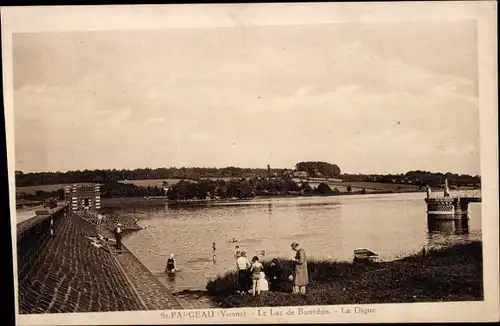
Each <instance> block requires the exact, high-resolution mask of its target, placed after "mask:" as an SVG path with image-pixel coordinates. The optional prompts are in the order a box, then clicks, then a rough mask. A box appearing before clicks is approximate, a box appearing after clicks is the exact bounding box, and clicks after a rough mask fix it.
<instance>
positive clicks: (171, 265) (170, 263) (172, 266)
mask: <svg viewBox="0 0 500 326" xmlns="http://www.w3.org/2000/svg"><path fill="white" fill-rule="evenodd" d="M176 265H177V264H176V262H175V258H174V254H170V257H169V258H168V259H167V266H166V268H165V271H166V272H168V273H175V270H176V268H177V266H176Z"/></svg>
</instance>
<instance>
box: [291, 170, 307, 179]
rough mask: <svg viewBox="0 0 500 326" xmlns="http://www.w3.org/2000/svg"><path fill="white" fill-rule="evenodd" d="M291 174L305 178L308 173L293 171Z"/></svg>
mask: <svg viewBox="0 0 500 326" xmlns="http://www.w3.org/2000/svg"><path fill="white" fill-rule="evenodd" d="M293 176H294V177H296V178H307V177H308V176H309V174H308V173H307V172H306V171H295V172H293Z"/></svg>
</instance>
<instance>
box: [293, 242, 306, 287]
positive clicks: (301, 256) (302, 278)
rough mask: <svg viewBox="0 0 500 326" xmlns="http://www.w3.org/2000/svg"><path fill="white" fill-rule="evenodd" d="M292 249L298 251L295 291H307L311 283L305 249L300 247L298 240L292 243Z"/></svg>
mask: <svg viewBox="0 0 500 326" xmlns="http://www.w3.org/2000/svg"><path fill="white" fill-rule="evenodd" d="M292 250H294V251H295V252H296V254H295V259H293V263H294V265H295V269H294V276H293V293H300V294H305V293H306V286H307V284H309V274H308V272H307V257H306V252H305V251H304V249H302V248H300V246H299V244H298V243H297V242H294V243H292Z"/></svg>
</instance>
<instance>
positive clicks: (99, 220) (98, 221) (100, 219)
mask: <svg viewBox="0 0 500 326" xmlns="http://www.w3.org/2000/svg"><path fill="white" fill-rule="evenodd" d="M101 223H102V214H101V213H98V214H97V225H99V226H100V225H101Z"/></svg>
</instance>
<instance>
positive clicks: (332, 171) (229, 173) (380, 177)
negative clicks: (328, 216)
mask: <svg viewBox="0 0 500 326" xmlns="http://www.w3.org/2000/svg"><path fill="white" fill-rule="evenodd" d="M297 171H303V172H306V173H307V176H306V178H314V177H325V178H340V179H342V180H343V181H349V182H379V183H397V184H414V185H422V186H424V185H429V186H431V187H439V186H440V185H442V184H443V182H444V180H445V179H446V178H447V179H448V182H449V183H450V184H451V185H456V186H471V187H477V186H479V185H480V183H481V177H480V176H479V175H475V176H471V175H466V174H456V173H451V172H448V173H440V172H438V173H433V172H429V171H421V170H416V171H409V172H407V173H405V174H402V173H401V174H347V173H343V174H342V173H341V171H340V168H339V167H338V166H337V165H335V164H330V163H326V162H299V163H297V164H296V166H295V169H294V170H293V169H276V168H268V169H266V168H239V167H233V166H230V167H225V168H198V167H181V168H176V167H171V168H157V169H150V168H144V169H133V170H128V169H122V170H116V169H112V170H111V169H107V170H83V171H67V172H35V173H23V172H22V171H16V173H15V177H16V186H17V187H26V186H40V185H55V184H68V183H85V182H91V183H93V182H96V183H107V182H116V181H121V180H147V179H149V180H151V179H153V180H154V179H187V180H194V181H197V180H200V179H203V178H212V179H222V178H225V179H227V178H237V179H241V178H247V179H249V178H269V177H285V176H293V174H294V173H296V172H297ZM300 178H304V176H303V175H301V176H300Z"/></svg>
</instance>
